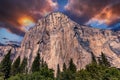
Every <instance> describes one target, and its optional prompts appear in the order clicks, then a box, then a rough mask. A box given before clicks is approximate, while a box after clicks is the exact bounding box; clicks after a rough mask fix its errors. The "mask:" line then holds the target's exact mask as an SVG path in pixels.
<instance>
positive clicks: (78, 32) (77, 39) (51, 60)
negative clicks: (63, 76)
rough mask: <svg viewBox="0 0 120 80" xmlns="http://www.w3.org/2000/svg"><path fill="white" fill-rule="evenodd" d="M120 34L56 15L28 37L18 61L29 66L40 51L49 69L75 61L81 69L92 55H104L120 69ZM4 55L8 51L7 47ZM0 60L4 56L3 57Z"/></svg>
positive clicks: (44, 20) (41, 24)
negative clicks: (24, 60)
mask: <svg viewBox="0 0 120 80" xmlns="http://www.w3.org/2000/svg"><path fill="white" fill-rule="evenodd" d="M119 34H120V33H119V32H112V31H109V30H100V29H95V28H90V27H87V26H82V25H78V24H77V23H75V22H73V21H72V20H70V19H69V18H68V17H67V16H65V15H64V14H62V13H59V12H56V13H51V14H50V15H48V16H46V17H45V18H42V19H40V20H39V21H38V23H37V24H36V26H35V27H33V28H31V29H30V30H29V31H28V32H27V33H26V35H25V37H24V39H23V41H22V44H21V47H19V49H18V48H17V51H16V54H15V53H14V54H15V58H16V57H18V56H21V59H23V58H24V57H27V58H28V63H29V64H28V67H29V68H30V67H31V64H32V62H33V60H34V58H35V57H36V54H37V52H39V53H40V54H41V57H42V58H44V60H45V61H46V62H47V63H48V66H49V68H53V69H54V70H56V69H57V64H59V65H60V67H61V70H62V65H63V63H64V62H65V63H66V64H67V65H68V63H69V60H70V59H71V58H72V59H73V61H74V63H75V64H76V66H77V68H78V69H81V68H84V67H85V66H86V65H87V64H89V63H90V62H91V52H93V53H94V54H95V56H96V58H98V57H99V56H100V55H101V52H103V53H105V54H106V56H107V58H108V59H109V61H110V62H111V65H112V66H114V67H118V68H120V58H119V55H120V35H119ZM0 49H1V51H2V50H3V51H4V52H3V54H4V53H5V52H6V51H5V49H4V48H0ZM0 58H1V57H0Z"/></svg>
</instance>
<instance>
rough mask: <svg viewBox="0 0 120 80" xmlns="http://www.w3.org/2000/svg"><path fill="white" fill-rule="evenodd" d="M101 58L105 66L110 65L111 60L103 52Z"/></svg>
mask: <svg viewBox="0 0 120 80" xmlns="http://www.w3.org/2000/svg"><path fill="white" fill-rule="evenodd" d="M101 60H102V61H101V62H102V65H103V66H106V67H110V62H109V61H108V59H107V58H106V56H105V54H104V53H103V52H102V54H101Z"/></svg>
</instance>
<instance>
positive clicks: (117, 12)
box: [65, 0, 120, 25]
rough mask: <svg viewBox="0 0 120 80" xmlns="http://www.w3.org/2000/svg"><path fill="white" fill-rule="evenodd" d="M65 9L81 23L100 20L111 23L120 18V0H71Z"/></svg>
mask: <svg viewBox="0 0 120 80" xmlns="http://www.w3.org/2000/svg"><path fill="white" fill-rule="evenodd" d="M65 9H66V10H67V11H68V12H72V14H71V15H72V16H75V15H77V16H76V17H74V18H75V20H78V21H79V23H81V24H86V23H90V22H93V21H95V20H98V21H100V22H104V23H105V24H107V25H111V24H113V23H115V22H116V21H118V20H120V0H76V1H75V0H69V3H68V4H67V5H66V7H65Z"/></svg>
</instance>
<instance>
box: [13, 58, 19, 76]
mask: <svg viewBox="0 0 120 80" xmlns="http://www.w3.org/2000/svg"><path fill="white" fill-rule="evenodd" d="M19 72H20V56H19V57H18V58H17V59H16V60H15V61H14V63H13V65H12V75H16V74H18V73H19Z"/></svg>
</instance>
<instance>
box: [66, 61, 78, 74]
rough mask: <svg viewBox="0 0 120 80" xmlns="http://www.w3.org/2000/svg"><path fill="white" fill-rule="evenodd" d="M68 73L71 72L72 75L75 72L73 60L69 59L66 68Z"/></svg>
mask: <svg viewBox="0 0 120 80" xmlns="http://www.w3.org/2000/svg"><path fill="white" fill-rule="evenodd" d="M68 69H69V70H70V71H72V72H73V73H75V72H76V70H77V69H76V65H75V64H74V62H73V59H70V62H69V68H68Z"/></svg>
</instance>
